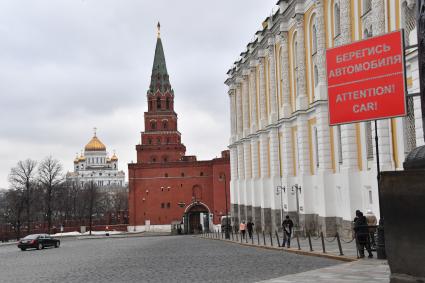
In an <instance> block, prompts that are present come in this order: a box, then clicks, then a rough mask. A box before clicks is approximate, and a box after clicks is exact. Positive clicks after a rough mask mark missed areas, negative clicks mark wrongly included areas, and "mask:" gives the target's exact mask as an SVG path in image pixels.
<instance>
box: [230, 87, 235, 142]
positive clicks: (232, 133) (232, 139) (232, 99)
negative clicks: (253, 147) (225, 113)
mask: <svg viewBox="0 0 425 283" xmlns="http://www.w3.org/2000/svg"><path fill="white" fill-rule="evenodd" d="M229 99H230V144H232V143H234V142H235V141H236V93H235V89H232V88H230V89H229Z"/></svg>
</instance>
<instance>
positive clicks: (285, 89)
mask: <svg viewBox="0 0 425 283" xmlns="http://www.w3.org/2000/svg"><path fill="white" fill-rule="evenodd" d="M280 43H281V47H282V50H281V53H280V54H281V55H280V56H281V58H282V62H281V74H280V77H281V78H282V117H284V118H288V117H289V116H290V115H291V112H292V111H291V97H290V91H289V69H288V68H289V58H288V31H286V30H284V31H281V32H280Z"/></svg>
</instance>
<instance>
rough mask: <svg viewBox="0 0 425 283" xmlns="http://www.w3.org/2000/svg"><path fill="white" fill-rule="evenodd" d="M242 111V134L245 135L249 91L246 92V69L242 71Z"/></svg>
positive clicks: (247, 121)
mask: <svg viewBox="0 0 425 283" xmlns="http://www.w3.org/2000/svg"><path fill="white" fill-rule="evenodd" d="M242 73H243V76H242V82H241V90H242V112H243V136H244V137H246V136H247V135H249V132H250V129H249V92H248V76H247V75H248V74H249V71H248V70H244V71H242Z"/></svg>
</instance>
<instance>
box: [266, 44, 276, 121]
mask: <svg viewBox="0 0 425 283" xmlns="http://www.w3.org/2000/svg"><path fill="white" fill-rule="evenodd" d="M267 43H268V51H269V52H268V53H269V63H270V64H269V68H270V77H269V84H270V85H269V89H270V93H269V95H270V97H269V99H270V122H271V123H274V122H276V121H277V119H278V115H277V114H278V107H279V102H278V99H277V86H276V59H275V58H276V54H275V46H274V43H275V42H274V40H273V39H272V38H269V39H268V42H267Z"/></svg>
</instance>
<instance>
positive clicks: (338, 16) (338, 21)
mask: <svg viewBox="0 0 425 283" xmlns="http://www.w3.org/2000/svg"><path fill="white" fill-rule="evenodd" d="M334 20H335V21H334V25H335V26H334V29H335V37H337V36H338V35H340V33H341V13H340V9H339V4H338V3H335V5H334Z"/></svg>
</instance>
